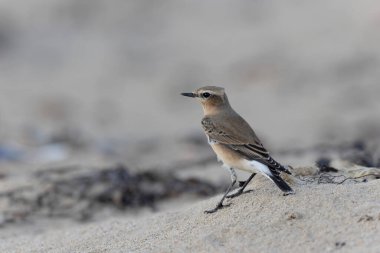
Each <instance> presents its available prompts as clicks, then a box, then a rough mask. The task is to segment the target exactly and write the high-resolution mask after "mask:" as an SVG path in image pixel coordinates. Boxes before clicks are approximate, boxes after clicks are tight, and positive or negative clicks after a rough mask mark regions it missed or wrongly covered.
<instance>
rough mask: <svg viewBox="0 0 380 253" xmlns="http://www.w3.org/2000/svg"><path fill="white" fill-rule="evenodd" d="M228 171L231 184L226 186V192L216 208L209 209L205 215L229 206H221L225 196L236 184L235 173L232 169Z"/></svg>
mask: <svg viewBox="0 0 380 253" xmlns="http://www.w3.org/2000/svg"><path fill="white" fill-rule="evenodd" d="M228 169H229V171H230V173H231V181H232V182H231V184H230V185H229V186H228V188H227V191H226V192H225V193H224V195H223V197H222V199H221V200H220V201H219V202H218V204H217V205H216V207H215V208H213V209H210V210H206V211H205V213H215V212H216V211H218V210H219V209H221V208H223V207H225V206H229V205H223V201H224V199H225V198H226V196H227V194H228V193H229V192H230V191H231V189H232V187H234V185H235V184H236V180H237V176H236V172H235V170H234V169H233V168H228Z"/></svg>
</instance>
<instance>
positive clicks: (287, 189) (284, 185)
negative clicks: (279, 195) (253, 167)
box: [268, 174, 294, 195]
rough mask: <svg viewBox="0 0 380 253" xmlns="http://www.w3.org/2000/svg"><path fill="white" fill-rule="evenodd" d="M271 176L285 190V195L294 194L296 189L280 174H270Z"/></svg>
mask: <svg viewBox="0 0 380 253" xmlns="http://www.w3.org/2000/svg"><path fill="white" fill-rule="evenodd" d="M268 176H269V178H270V179H271V180H272V181H273V182H274V183H275V184H276V185H277V186H278V188H280V189H281V191H283V192H284V194H285V195H288V194H294V191H293V189H292V188H290V186H289V185H288V184H287V183H286V182H285V181H284V180H283V179H282V178H281V177H280V176H279V175H273V174H272V175H268Z"/></svg>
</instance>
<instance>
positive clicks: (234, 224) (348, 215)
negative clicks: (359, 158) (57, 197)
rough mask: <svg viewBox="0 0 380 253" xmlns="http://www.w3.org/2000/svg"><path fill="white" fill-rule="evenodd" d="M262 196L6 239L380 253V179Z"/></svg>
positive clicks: (141, 247) (88, 247)
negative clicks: (216, 208) (219, 206)
mask: <svg viewBox="0 0 380 253" xmlns="http://www.w3.org/2000/svg"><path fill="white" fill-rule="evenodd" d="M271 186H272V185H271V184H270V183H268V182H264V181H263V180H258V182H256V185H255V186H254V187H253V188H254V192H251V193H247V194H244V195H242V196H240V197H239V198H235V199H233V200H231V201H230V203H231V206H230V207H228V208H224V209H222V210H220V211H218V212H217V213H215V214H211V215H207V214H204V213H203V211H204V210H205V209H208V208H210V207H212V206H214V205H215V202H216V201H217V200H218V199H219V197H215V198H212V199H209V200H205V201H202V202H198V203H194V204H192V205H189V206H187V207H184V208H181V209H179V210H176V211H169V212H165V213H161V214H157V215H153V216H150V217H144V218H137V219H131V218H129V219H128V218H127V219H126V218H118V219H112V218H111V219H109V220H106V221H100V222H97V223H94V224H91V225H84V226H80V227H76V226H73V227H68V228H66V229H63V230H60V231H50V232H48V233H42V234H38V235H29V236H23V235H19V236H16V237H13V238H8V239H4V240H2V243H1V245H0V250H1V251H2V252H24V251H25V250H26V249H27V251H28V252H233V251H234V252H378V251H379V246H380V245H379V240H378V239H379V234H380V202H379V198H378V192H379V191H380V184H379V183H378V181H376V180H375V181H370V182H367V183H357V184H343V185H331V184H330V185H327V184H323V185H316V184H314V185H313V184H309V185H302V186H301V185H298V186H296V187H295V190H296V192H297V194H296V195H293V196H286V197H283V196H282V195H281V194H280V193H279V192H278V190H277V189H275V188H274V187H271Z"/></svg>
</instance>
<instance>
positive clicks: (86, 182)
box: [0, 165, 222, 222]
mask: <svg viewBox="0 0 380 253" xmlns="http://www.w3.org/2000/svg"><path fill="white" fill-rule="evenodd" d="M69 170H71V169H69ZM69 170H68V171H69ZM59 173H61V172H59ZM36 177H38V178H40V180H41V185H39V186H36V187H32V188H30V187H29V188H27V189H18V190H17V191H13V192H8V193H2V194H1V195H0V198H8V201H9V203H11V206H10V208H9V210H12V212H11V213H10V212H9V211H8V212H7V211H5V212H3V213H1V212H0V216H1V215H3V217H6V218H5V219H3V220H5V221H8V222H14V221H18V220H25V219H26V218H27V217H29V216H30V215H33V214H38V215H43V216H47V217H69V218H74V219H76V220H81V221H85V220H88V219H90V218H92V217H93V216H94V215H95V214H96V212H97V211H100V210H101V209H103V208H107V207H108V208H109V207H111V208H116V209H119V210H121V211H126V210H130V209H136V210H138V208H142V207H148V208H151V209H152V210H155V209H156V204H157V203H158V202H159V201H162V200H166V199H171V198H175V197H178V196H180V195H182V194H192V195H196V196H210V195H214V194H215V193H217V192H220V191H222V186H216V185H213V184H211V183H209V182H206V181H202V180H199V179H195V178H189V179H179V178H177V177H176V176H175V175H173V174H172V173H164V172H160V173H158V172H155V171H146V172H137V173H134V172H131V171H130V170H128V168H126V167H125V166H122V165H118V166H116V167H112V168H107V169H103V170H100V171H90V172H87V173H84V174H81V175H77V176H72V177H69V178H65V179H64V180H54V179H52V178H54V177H52V175H49V171H46V172H42V173H41V172H40V173H37V174H36Z"/></svg>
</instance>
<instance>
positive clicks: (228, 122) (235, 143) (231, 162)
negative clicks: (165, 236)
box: [181, 86, 294, 213]
mask: <svg viewBox="0 0 380 253" xmlns="http://www.w3.org/2000/svg"><path fill="white" fill-rule="evenodd" d="M181 95H183V96H186V97H191V98H196V99H197V100H198V101H199V102H200V103H201V105H202V108H203V114H204V116H203V118H202V121H201V124H202V127H203V130H204V132H205V134H206V137H207V139H208V143H209V144H210V146H211V148H212V149H213V150H214V152H215V154H216V156H217V159H218V161H221V162H222V163H223V167H225V168H226V169H227V170H228V171H229V172H230V175H231V184H230V185H229V186H228V188H227V190H226V192H225V193H224V195H223V197H222V198H221V200H220V201H219V202H218V203H217V205H216V206H215V208H212V209H210V210H206V211H205V213H214V212H216V211H217V210H219V209H221V208H223V207H226V206H228V205H224V204H223V201H224V200H225V199H226V198H234V197H237V196H240V195H241V194H243V193H245V192H244V189H245V188H246V186H247V185H248V184H249V182H250V181H251V180H252V179H253V178H254V177H255V175H256V174H257V173H261V174H263V175H264V176H266V177H267V178H269V179H270V180H271V181H272V182H274V183H275V184H276V185H277V187H278V188H280V190H281V191H282V192H283V193H284V194H283V195H284V196H286V195H289V194H294V191H293V189H292V188H291V187H290V186H289V185H288V184H287V183H286V182H285V181H284V180H283V179H282V178H281V177H280V174H281V173H287V174H291V172H290V171H289V170H288V168H286V167H284V166H283V165H281V164H280V163H279V162H277V161H276V160H274V159H273V158H272V157H271V155H270V154H269V152H268V151H267V150H266V149H265V148H264V146H263V144H262V143H261V141H260V139H259V138H258V137H257V135H256V133H255V132H254V130H253V129H252V128H251V126H250V125H249V124H248V123H247V121H245V120H244V119H243V118H242V117H241V116H240V115H239V114H238V113H237V112H235V110H234V109H233V108H232V107H231V105H230V103H229V101H228V97H227V94H226V92H225V89H224V88H222V87H217V86H205V87H201V88H198V89H197V90H195V91H194V92H185V93H181ZM235 169H238V170H242V171H246V172H249V173H251V174H250V176H249V178H248V179H247V180H246V181H243V182H239V183H240V184H239V188H238V189H237V191H236V192H235V193H234V194H229V193H230V192H231V191H232V189H233V187H234V185H235V184H236V182H237V175H236V171H235ZM246 192H248V191H246Z"/></svg>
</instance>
